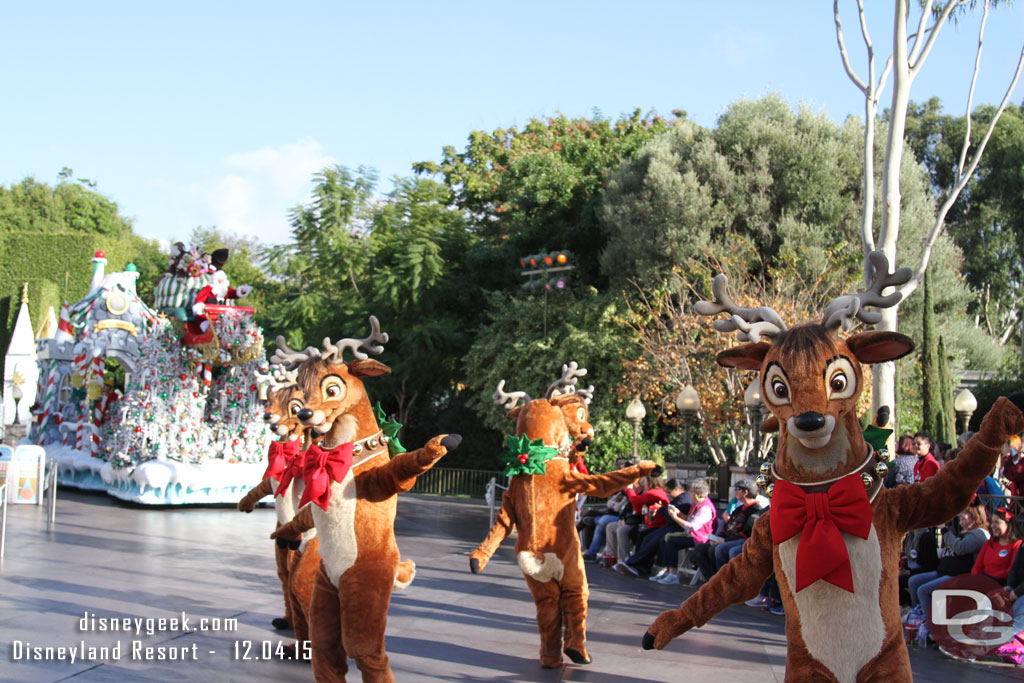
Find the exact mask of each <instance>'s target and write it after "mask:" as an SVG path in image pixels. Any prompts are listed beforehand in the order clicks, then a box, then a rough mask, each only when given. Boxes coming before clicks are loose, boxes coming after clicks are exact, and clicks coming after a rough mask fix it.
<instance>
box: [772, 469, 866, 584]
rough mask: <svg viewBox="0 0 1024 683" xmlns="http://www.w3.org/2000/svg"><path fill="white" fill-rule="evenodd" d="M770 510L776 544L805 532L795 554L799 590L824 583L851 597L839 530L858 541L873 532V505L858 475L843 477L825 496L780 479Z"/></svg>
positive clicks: (850, 579) (847, 560)
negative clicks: (819, 580) (841, 589)
mask: <svg viewBox="0 0 1024 683" xmlns="http://www.w3.org/2000/svg"><path fill="white" fill-rule="evenodd" d="M770 509H771V512H770V515H771V518H770V519H771V527H772V542H773V543H775V544H776V545H778V544H779V543H782V542H783V541H786V540H788V539H790V538H792V537H793V536H796V535H797V534H802V535H801V537H800V545H799V547H798V548H797V551H796V589H797V591H801V590H803V589H804V588H806V587H807V586H810V585H811V584H812V583H814V582H815V581H817V580H818V579H825V580H826V581H828V582H829V583H831V584H833V585H835V586H839V587H840V588H843V589H845V590H848V591H850V592H851V593H852V592H853V571H852V569H851V568H850V556H849V553H847V551H846V544H845V543H844V542H843V535H842V534H841V533H840V532H841V531H845V532H846V533H848V534H851V535H853V536H857V537H858V538H867V537H868V534H869V533H870V532H871V503H870V502H869V501H868V494H867V491H865V489H864V483H863V482H862V481H861V479H860V476H859V475H856V474H851V475H850V476H847V477H843V478H842V479H840V480H839V481H837V482H836V483H835V484H833V485H832V486H831V487H830V488H829V490H828V492H827V493H807V492H806V491H804V490H803V489H802V488H801V487H799V486H797V485H796V484H792V483H790V482H788V481H783V480H779V481H777V482H776V483H775V490H774V493H773V494H772V505H771V508H770Z"/></svg>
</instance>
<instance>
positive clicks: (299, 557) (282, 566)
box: [238, 364, 320, 652]
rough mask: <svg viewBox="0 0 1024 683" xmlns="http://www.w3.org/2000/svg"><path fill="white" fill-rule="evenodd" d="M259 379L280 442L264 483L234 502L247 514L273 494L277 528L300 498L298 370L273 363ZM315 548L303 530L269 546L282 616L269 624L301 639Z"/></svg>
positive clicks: (304, 439) (302, 430) (302, 431)
mask: <svg viewBox="0 0 1024 683" xmlns="http://www.w3.org/2000/svg"><path fill="white" fill-rule="evenodd" d="M258 377H259V379H260V380H261V381H264V382H266V383H267V384H268V388H269V396H268V399H267V411H266V413H264V416H263V419H264V421H266V422H267V423H268V424H270V425H271V427H272V429H273V431H274V433H275V434H276V435H277V436H279V437H281V440H280V441H274V442H272V443H271V445H270V451H269V453H268V454H267V460H268V463H267V471H266V472H265V473H264V475H263V481H261V482H260V484H259V485H258V486H256V487H254V488H253V489H252V490H251V491H249V492H248V493H247V494H246V495H245V497H243V498H242V499H241V500H240V501H238V509H239V510H241V511H242V512H252V511H253V508H255V506H256V503H258V502H259V501H260V500H262V499H263V498H264V497H265V496H268V495H273V496H274V508H275V510H276V512H277V527H280V526H281V525H282V524H287V523H288V522H289V521H291V519H292V518H293V517H294V516H295V511H296V510H297V509H298V507H299V505H298V504H299V500H300V499H301V497H302V492H303V483H302V463H303V459H304V455H305V448H307V447H308V446H309V443H308V436H307V434H306V432H307V431H308V428H307V427H305V426H303V425H302V423H301V422H300V421H299V418H298V415H297V413H298V411H299V410H301V409H302V390H301V389H299V388H298V386H297V385H296V384H295V382H296V381H297V379H298V378H297V372H296V371H295V370H294V369H292V370H291V371H289V370H287V369H285V368H283V367H282V366H280V365H277V364H275V365H274V366H272V367H271V373H270V374H269V375H259V376H258ZM318 546H319V543H318V542H317V540H316V529H310V530H308V531H306V532H305V533H304V534H303V535H302V541H301V543H300V544H298V546H297V547H295V548H292V547H290V546H289V545H288V544H275V545H274V555H275V559H276V561H277V576H278V578H279V579H280V580H281V591H282V593H283V595H284V604H285V616H284V618H283V619H282V618H280V617H279V618H276V619H274V620H273V625H274V628H277V629H288V628H291V629H293V630H294V631H295V639H296V641H298V642H300V643H301V642H303V641H306V640H309V623H308V615H309V606H310V602H311V600H312V596H313V583H314V579H315V578H316V569H317V567H318V566H319V565H320V554H319V552H318V550H317V548H318ZM300 652H301V650H300Z"/></svg>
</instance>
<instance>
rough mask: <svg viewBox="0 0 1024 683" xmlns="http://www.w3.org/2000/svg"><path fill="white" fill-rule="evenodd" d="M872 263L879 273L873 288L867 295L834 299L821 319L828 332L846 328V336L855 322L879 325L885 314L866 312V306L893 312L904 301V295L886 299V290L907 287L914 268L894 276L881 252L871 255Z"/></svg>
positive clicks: (894, 295)
mask: <svg viewBox="0 0 1024 683" xmlns="http://www.w3.org/2000/svg"><path fill="white" fill-rule="evenodd" d="M868 260H869V261H870V262H871V265H872V266H874V269H875V275H874V277H872V278H871V285H870V286H869V287H868V288H867V291H864V292H860V293H859V294H844V295H843V296H840V297H837V298H835V299H833V300H832V303H830V304H829V305H828V306H827V307H826V308H825V315H823V316H822V318H821V324H822V327H824V328H825V329H826V330H834V329H837V328H842V330H843V331H844V332H845V331H847V330H849V329H850V326H851V325H852V324H853V319H854V318H857V319H858V320H861V321H863V322H866V323H867V324H869V325H875V324H877V323H878V322H880V321H881V320H882V314H881V313H878V312H877V311H866V310H864V307H865V306H874V307H875V308H892V307H893V306H895V305H896V304H898V303H899V302H900V299H902V298H903V295H902V294H901V293H900V292H891V293H889V294H886V295H885V296H883V295H882V291H883V290H884V289H885V288H886V287H896V286H898V285H902V284H904V283H905V282H907V281H908V280H910V277H911V276H912V275H913V271H912V270H911V269H910V268H900V269H899V270H897V271H896V272H894V273H890V272H889V259H887V258H886V257H885V254H884V253H882V252H880V251H873V252H871V253H870V254H868Z"/></svg>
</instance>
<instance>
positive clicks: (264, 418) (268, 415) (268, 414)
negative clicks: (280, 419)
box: [263, 413, 273, 422]
mask: <svg viewBox="0 0 1024 683" xmlns="http://www.w3.org/2000/svg"><path fill="white" fill-rule="evenodd" d="M272 417H273V415H271V414H270V413H263V421H264V422H270V418H272Z"/></svg>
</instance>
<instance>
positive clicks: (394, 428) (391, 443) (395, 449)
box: [374, 401, 405, 457]
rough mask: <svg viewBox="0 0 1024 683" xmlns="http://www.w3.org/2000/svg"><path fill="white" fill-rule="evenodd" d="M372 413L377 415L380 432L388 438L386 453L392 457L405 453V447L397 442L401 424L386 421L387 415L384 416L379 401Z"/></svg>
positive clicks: (394, 421) (396, 421)
mask: <svg viewBox="0 0 1024 683" xmlns="http://www.w3.org/2000/svg"><path fill="white" fill-rule="evenodd" d="M374 412H375V413H376V414H377V423H378V424H380V429H381V431H382V432H384V435H385V436H386V437H388V451H389V452H390V453H391V455H392V457H394V456H396V455H398V454H399V453H405V446H403V445H402V443H401V442H400V441H399V440H398V432H399V431H401V429H402V423H401V422H399V421H398V420H389V419H387V415H385V414H384V409H383V408H381V407H380V402H379V401H378V402H377V405H376V406H375V408H374Z"/></svg>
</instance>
